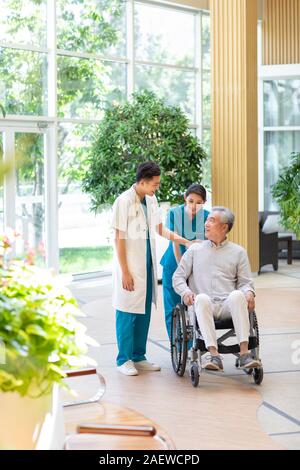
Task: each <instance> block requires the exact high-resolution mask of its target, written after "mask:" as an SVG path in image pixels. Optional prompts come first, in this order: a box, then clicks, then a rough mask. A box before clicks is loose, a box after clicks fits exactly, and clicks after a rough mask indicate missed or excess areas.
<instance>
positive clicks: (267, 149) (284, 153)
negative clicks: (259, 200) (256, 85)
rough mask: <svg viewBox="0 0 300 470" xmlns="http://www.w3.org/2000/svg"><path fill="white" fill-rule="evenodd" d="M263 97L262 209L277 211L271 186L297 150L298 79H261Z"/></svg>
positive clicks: (299, 126) (299, 138) (299, 128)
mask: <svg viewBox="0 0 300 470" xmlns="http://www.w3.org/2000/svg"><path fill="white" fill-rule="evenodd" d="M263 97H264V99H263V106H264V113H263V124H264V128H263V146H264V168H263V173H264V209H265V210H278V206H277V204H276V202H275V201H274V200H273V199H272V195H271V187H272V185H273V184H274V183H275V182H276V181H277V179H278V177H279V174H280V171H281V170H282V168H283V167H285V166H287V165H288V164H289V161H290V155H291V153H292V152H300V79H299V78H287V79H283V78H282V79H272V80H271V79H270V80H264V82H263Z"/></svg>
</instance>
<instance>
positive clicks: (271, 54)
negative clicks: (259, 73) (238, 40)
mask: <svg viewBox="0 0 300 470" xmlns="http://www.w3.org/2000/svg"><path fill="white" fill-rule="evenodd" d="M262 33H263V64H264V65H274V64H299V63H300V0H264V4H263V28H262Z"/></svg>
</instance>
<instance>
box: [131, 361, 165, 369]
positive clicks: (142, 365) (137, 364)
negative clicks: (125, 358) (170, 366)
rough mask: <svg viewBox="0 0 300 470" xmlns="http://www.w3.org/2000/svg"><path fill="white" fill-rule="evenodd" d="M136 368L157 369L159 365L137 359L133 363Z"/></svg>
mask: <svg viewBox="0 0 300 470" xmlns="http://www.w3.org/2000/svg"><path fill="white" fill-rule="evenodd" d="M134 365H135V367H136V369H137V370H150V371H151V370H152V371H159V370H160V366H158V365H157V364H153V363H152V362H148V361H139V362H135V363H134Z"/></svg>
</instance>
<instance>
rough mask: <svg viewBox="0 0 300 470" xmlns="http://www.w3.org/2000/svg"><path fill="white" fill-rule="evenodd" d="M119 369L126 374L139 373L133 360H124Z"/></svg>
mask: <svg viewBox="0 0 300 470" xmlns="http://www.w3.org/2000/svg"><path fill="white" fill-rule="evenodd" d="M117 369H118V371H119V372H121V374H124V375H139V373H138V371H137V370H136V368H135V367H134V363H133V362H132V361H127V362H124V364H122V365H121V366H118V367H117Z"/></svg>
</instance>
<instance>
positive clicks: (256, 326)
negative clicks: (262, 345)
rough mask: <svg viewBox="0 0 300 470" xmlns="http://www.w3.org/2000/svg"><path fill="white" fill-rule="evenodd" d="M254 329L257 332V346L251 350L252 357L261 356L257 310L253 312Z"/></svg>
mask: <svg viewBox="0 0 300 470" xmlns="http://www.w3.org/2000/svg"><path fill="white" fill-rule="evenodd" d="M251 323H252V325H251V326H252V329H253V331H254V333H255V336H256V339H257V347H256V348H255V349H253V350H252V351H251V353H252V357H255V358H259V329H258V322H257V316H256V313H255V312H252V319H251Z"/></svg>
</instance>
